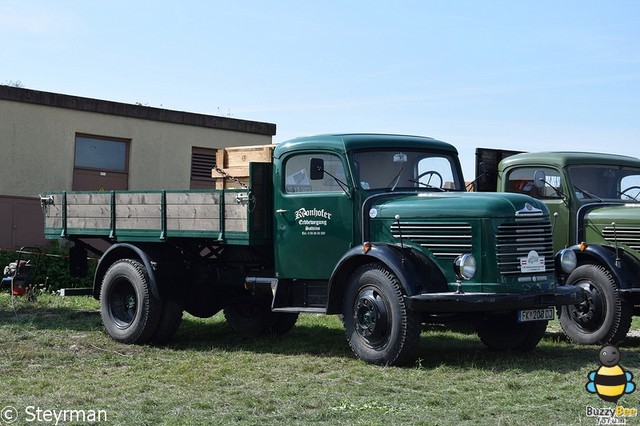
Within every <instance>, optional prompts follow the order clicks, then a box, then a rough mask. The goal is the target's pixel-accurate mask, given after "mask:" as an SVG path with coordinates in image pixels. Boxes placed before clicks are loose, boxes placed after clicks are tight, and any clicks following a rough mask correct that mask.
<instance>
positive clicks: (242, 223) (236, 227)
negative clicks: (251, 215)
mask: <svg viewBox="0 0 640 426" xmlns="http://www.w3.org/2000/svg"><path fill="white" fill-rule="evenodd" d="M224 230H225V232H247V221H246V220H244V219H229V218H225V220H224Z"/></svg>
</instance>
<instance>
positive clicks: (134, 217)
mask: <svg viewBox="0 0 640 426" xmlns="http://www.w3.org/2000/svg"><path fill="white" fill-rule="evenodd" d="M115 199H116V230H133V229H150V230H157V231H158V232H160V230H161V229H162V194H160V193H157V192H122V193H116V196H115Z"/></svg>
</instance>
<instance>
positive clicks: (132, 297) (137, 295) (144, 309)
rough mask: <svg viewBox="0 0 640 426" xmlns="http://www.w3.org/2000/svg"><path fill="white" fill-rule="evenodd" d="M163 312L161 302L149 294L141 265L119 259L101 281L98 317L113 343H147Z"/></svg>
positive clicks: (146, 277) (145, 276)
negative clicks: (100, 318)
mask: <svg viewBox="0 0 640 426" xmlns="http://www.w3.org/2000/svg"><path fill="white" fill-rule="evenodd" d="M162 308H163V306H162V302H160V301H159V300H158V299H156V298H155V297H154V296H153V294H152V293H151V287H150V283H149V276H148V274H147V270H146V268H145V267H144V265H142V264H141V263H140V262H138V261H136V260H132V259H122V260H119V261H117V262H115V263H114V264H113V265H111V266H110V267H109V269H108V270H107V272H106V273H105V275H104V278H103V280H102V288H101V291H100V316H101V317H102V323H103V324H104V327H105V329H106V330H107V333H109V336H111V337H112V338H113V339H114V340H117V341H119V342H123V343H147V342H149V341H150V340H151V338H152V336H153V335H154V333H155V332H156V329H157V328H158V323H159V322H160V318H161V314H162Z"/></svg>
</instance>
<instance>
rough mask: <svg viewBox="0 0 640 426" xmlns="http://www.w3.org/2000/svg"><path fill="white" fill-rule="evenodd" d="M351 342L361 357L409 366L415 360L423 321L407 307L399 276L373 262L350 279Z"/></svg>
mask: <svg viewBox="0 0 640 426" xmlns="http://www.w3.org/2000/svg"><path fill="white" fill-rule="evenodd" d="M342 313H343V318H344V326H345V332H346V336H347V341H348V342H349V346H351V350H352V351H353V353H354V354H355V355H356V356H357V357H358V358H360V359H361V360H363V361H365V362H368V363H371V364H377V365H406V364H408V363H411V362H413V361H415V359H416V357H417V352H418V344H419V342H420V331H421V321H420V315H418V313H417V312H414V311H411V310H410V309H408V308H407V306H406V304H405V301H404V298H403V293H402V289H401V287H400V282H399V280H398V278H397V277H396V276H395V275H394V274H393V273H391V272H390V271H388V270H387V269H386V268H385V267H384V266H382V265H379V264H375V263H371V264H367V265H364V266H361V267H360V268H358V269H357V270H356V271H355V272H354V274H353V275H352V276H351V278H350V279H349V283H348V287H347V291H346V295H345V298H344V302H343V309H342Z"/></svg>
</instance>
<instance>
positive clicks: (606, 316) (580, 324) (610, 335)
mask: <svg viewBox="0 0 640 426" xmlns="http://www.w3.org/2000/svg"><path fill="white" fill-rule="evenodd" d="M567 283H568V284H571V285H575V286H579V287H581V288H582V289H583V290H584V291H585V295H586V298H585V301H584V302H582V303H579V304H577V305H567V306H562V307H560V309H558V316H559V317H560V325H561V326H562V330H563V331H564V333H565V334H566V336H567V337H568V338H569V339H570V340H571V341H572V342H574V343H578V344H586V345H605V344H617V343H618V342H620V341H621V340H623V339H624V338H625V337H626V336H627V333H628V332H629V328H630V327H631V320H632V319H633V318H632V317H633V306H632V305H631V303H629V302H624V301H623V300H622V298H621V297H620V292H619V291H618V284H617V283H616V281H615V279H614V278H613V276H612V275H611V274H610V273H609V271H607V270H606V269H605V268H603V267H602V266H600V265H593V264H588V265H582V266H580V267H578V268H576V269H575V270H574V271H573V272H572V273H571V274H570V275H569V278H567Z"/></svg>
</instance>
